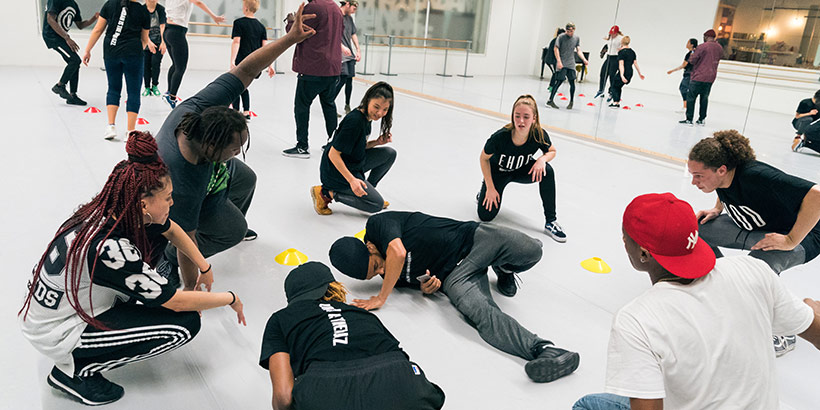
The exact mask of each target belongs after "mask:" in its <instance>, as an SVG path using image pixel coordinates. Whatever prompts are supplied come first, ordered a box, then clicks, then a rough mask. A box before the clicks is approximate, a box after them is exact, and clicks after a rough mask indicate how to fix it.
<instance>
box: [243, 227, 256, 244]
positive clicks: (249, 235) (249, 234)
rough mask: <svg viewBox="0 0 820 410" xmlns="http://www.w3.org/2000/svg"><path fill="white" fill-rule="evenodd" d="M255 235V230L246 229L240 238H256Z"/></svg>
mask: <svg viewBox="0 0 820 410" xmlns="http://www.w3.org/2000/svg"><path fill="white" fill-rule="evenodd" d="M256 236H257V235H256V231H254V230H253V229H248V230H247V232H245V237H244V238H242V240H243V241H252V240H254V239H256Z"/></svg>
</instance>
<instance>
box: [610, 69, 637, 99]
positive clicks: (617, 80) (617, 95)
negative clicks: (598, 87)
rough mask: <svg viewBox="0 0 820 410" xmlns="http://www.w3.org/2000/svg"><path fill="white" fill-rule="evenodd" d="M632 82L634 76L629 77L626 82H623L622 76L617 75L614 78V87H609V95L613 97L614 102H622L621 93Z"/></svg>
mask: <svg viewBox="0 0 820 410" xmlns="http://www.w3.org/2000/svg"><path fill="white" fill-rule="evenodd" d="M630 82H632V76H629V77H627V79H626V82H623V81H622V80H621V75H620V74H616V75H615V76H614V77H613V78H612V81H611V83H612V85H611V86H610V87H609V93H610V94H611V95H612V102H614V103H620V102H621V92H622V91H623V89H624V86H625V85H627V84H629V83H630Z"/></svg>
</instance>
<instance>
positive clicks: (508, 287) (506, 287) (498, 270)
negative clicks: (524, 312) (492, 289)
mask: <svg viewBox="0 0 820 410" xmlns="http://www.w3.org/2000/svg"><path fill="white" fill-rule="evenodd" d="M493 272H495V274H496V275H497V276H498V282H497V283H496V286H498V293H500V294H502V295H504V296H507V297H513V296H515V293H516V292H517V291H518V284H517V283H515V279H516V277H515V272H513V271H509V270H506V269H504V268H502V267H500V266H493Z"/></svg>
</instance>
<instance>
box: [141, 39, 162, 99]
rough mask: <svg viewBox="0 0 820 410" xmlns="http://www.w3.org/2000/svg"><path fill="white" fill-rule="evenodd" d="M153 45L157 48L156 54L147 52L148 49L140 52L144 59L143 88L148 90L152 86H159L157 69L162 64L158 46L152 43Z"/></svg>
mask: <svg viewBox="0 0 820 410" xmlns="http://www.w3.org/2000/svg"><path fill="white" fill-rule="evenodd" d="M154 45H155V46H157V52H156V53H152V52H150V51H148V49H145V50H143V51H142V55H143V57H144V58H145V72H144V74H143V80H144V82H145V88H150V87H151V86H152V85H154V86H156V85H159V68H160V65H161V64H162V53H160V52H159V44H156V43H154Z"/></svg>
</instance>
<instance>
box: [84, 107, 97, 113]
mask: <svg viewBox="0 0 820 410" xmlns="http://www.w3.org/2000/svg"><path fill="white" fill-rule="evenodd" d="M83 112H86V113H89V114H96V113H98V112H101V111H100V109H99V108H97V107H88V108H86V109H85V111H83Z"/></svg>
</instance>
